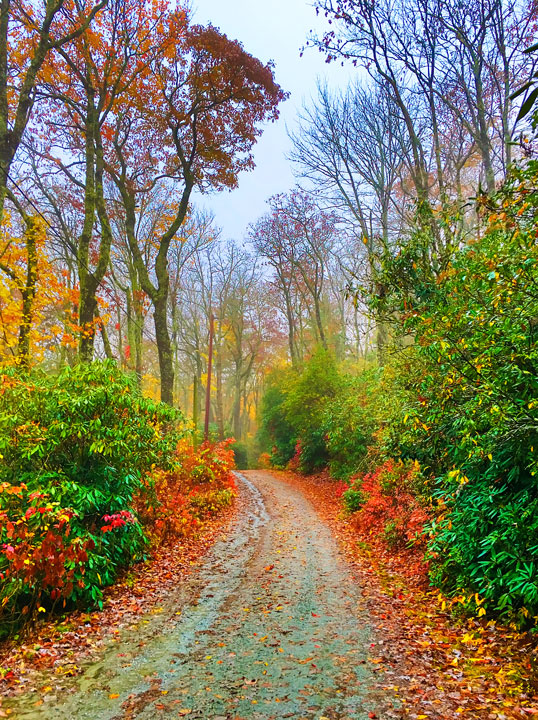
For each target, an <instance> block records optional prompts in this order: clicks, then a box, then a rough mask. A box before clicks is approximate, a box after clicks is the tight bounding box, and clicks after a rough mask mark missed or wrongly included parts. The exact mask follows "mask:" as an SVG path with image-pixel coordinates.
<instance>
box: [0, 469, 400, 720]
mask: <svg viewBox="0 0 538 720" xmlns="http://www.w3.org/2000/svg"><path fill="white" fill-rule="evenodd" d="M238 486H239V490H240V495H241V499H240V509H239V512H238V515H237V518H236V519H235V520H234V523H233V525H232V527H231V530H230V532H229V534H228V536H227V538H226V539H223V540H219V541H218V542H217V543H216V544H215V545H214V546H213V548H212V550H211V551H210V553H209V554H208V555H207V556H206V559H205V561H204V563H203V565H202V566H201V567H200V570H199V572H198V573H197V574H196V575H193V576H192V577H191V578H190V579H189V580H188V581H187V582H185V583H184V584H183V585H182V587H181V589H180V591H179V594H178V595H177V596H175V597H174V598H171V599H170V602H169V603H168V604H167V605H166V606H165V607H164V608H163V612H161V613H160V614H159V615H158V616H156V615H148V616H146V617H145V618H142V619H141V622H140V624H139V630H137V631H130V632H124V633H123V635H121V636H120V639H119V641H117V642H115V643H114V644H113V645H112V646H110V647H109V648H108V649H107V651H106V652H105V653H104V654H103V656H102V658H101V659H100V660H99V661H98V662H94V663H93V664H91V665H89V666H88V667H86V668H85V671H84V672H83V673H82V674H81V675H80V676H78V677H77V678H75V679H73V681H72V684H70V685H69V686H68V687H67V688H66V689H65V690H63V691H61V692H58V693H57V694H56V695H55V694H54V693H52V694H49V695H48V696H46V698H45V702H43V703H42V704H41V705H38V706H36V704H35V702H36V699H37V698H36V697H35V696H34V697H31V696H30V695H28V696H26V697H24V696H23V697H20V698H18V699H16V700H14V701H13V704H12V705H11V707H12V709H13V712H12V715H11V717H16V718H24V719H25V720H26V719H34V718H35V719H36V720H37V719H43V718H47V720H49V719H51V720H64V719H65V720H120V719H121V720H129V719H131V718H153V719H154V720H159V719H160V718H181V717H186V718H189V720H194V718H207V719H208V720H209V719H212V720H226V719H228V720H242V719H243V718H249V719H252V720H256V719H257V718H260V719H261V718H263V719H266V720H270V719H273V720H280V718H296V719H297V720H300V719H305V720H306V719H310V718H316V719H317V720H329V719H330V720H339V719H344V718H349V719H351V718H353V719H357V720H363V718H364V719H366V718H372V717H377V718H398V717H400V716H401V715H400V712H399V710H398V709H397V708H398V702H397V700H396V699H395V697H394V693H393V692H392V691H391V690H390V688H387V687H385V686H384V685H383V678H382V676H380V675H379V674H378V673H377V672H376V669H377V666H376V664H375V662H373V660H374V657H373V655H374V653H375V650H373V647H374V640H375V638H374V635H373V631H372V628H371V627H370V625H369V618H368V613H367V611H366V608H365V606H364V605H363V603H362V601H361V596H360V588H359V587H358V586H357V583H356V582H354V580H353V578H352V577H351V574H350V569H349V567H348V566H347V565H346V563H345V561H344V559H343V558H342V556H341V555H340V553H339V551H338V547H337V544H336V541H335V539H334V537H333V535H332V534H331V532H330V530H329V529H328V528H327V527H326V526H325V524H324V523H323V522H322V521H321V520H320V518H319V517H318V515H317V514H316V511H315V508H314V507H313V506H312V505H311V503H310V502H309V501H308V500H307V499H306V498H305V497H304V495H303V494H302V493H301V492H300V490H298V489H295V488H293V487H291V486H290V485H288V484H286V483H285V482H284V481H282V480H280V479H277V478H275V477H273V476H272V475H271V474H270V473H268V472H261V471H250V472H247V473H245V474H239V473H238ZM4 707H5V706H4Z"/></svg>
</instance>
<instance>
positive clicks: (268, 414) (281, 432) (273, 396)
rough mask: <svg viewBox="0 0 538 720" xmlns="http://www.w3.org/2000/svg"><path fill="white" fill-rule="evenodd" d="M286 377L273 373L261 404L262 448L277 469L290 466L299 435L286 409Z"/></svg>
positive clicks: (260, 435) (260, 433)
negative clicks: (268, 454)
mask: <svg viewBox="0 0 538 720" xmlns="http://www.w3.org/2000/svg"><path fill="white" fill-rule="evenodd" d="M285 382H286V376H285V375H284V374H283V373H273V374H272V376H270V377H269V379H268V386H267V388H266V390H265V393H264V396H263V398H262V402H261V412H260V429H259V431H258V439H259V443H260V446H261V447H262V448H263V449H264V450H267V452H269V453H270V454H271V462H272V464H273V465H275V466H277V467H284V466H285V465H287V464H288V462H289V461H290V460H291V458H292V457H293V455H294V453H295V445H296V443H297V435H296V429H295V426H294V425H293V424H292V423H291V422H290V421H289V420H288V417H287V415H286V412H285V409H284V402H285V400H286V394H285V390H284V387H285Z"/></svg>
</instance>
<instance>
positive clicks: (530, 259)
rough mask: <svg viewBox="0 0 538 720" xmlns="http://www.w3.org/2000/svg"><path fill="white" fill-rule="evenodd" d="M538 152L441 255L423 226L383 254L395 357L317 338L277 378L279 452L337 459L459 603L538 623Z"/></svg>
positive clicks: (365, 502)
mask: <svg viewBox="0 0 538 720" xmlns="http://www.w3.org/2000/svg"><path fill="white" fill-rule="evenodd" d="M537 184H538V161H535V160H531V161H529V162H528V163H527V164H526V165H525V166H524V167H523V168H519V169H517V170H514V171H513V174H512V176H511V177H510V179H509V181H508V182H507V183H506V185H505V187H504V188H502V190H501V191H499V193H498V194H497V196H496V197H494V198H489V200H488V204H487V205H482V206H479V207H478V212H479V213H480V214H481V223H482V225H483V227H484V228H485V231H484V232H483V233H482V235H481V237H480V238H472V237H471V238H470V239H469V241H468V242H467V243H466V244H464V245H461V246H458V247H454V248H452V249H450V255H449V257H448V259H447V261H446V264H445V266H444V267H443V268H442V269H439V268H437V269H434V268H432V267H431V264H430V263H429V260H428V253H427V252H426V248H427V247H429V245H430V244H431V238H429V236H428V232H427V231H426V230H424V224H423V225H422V229H420V230H417V231H416V232H415V233H414V235H413V236H411V237H408V238H406V239H405V244H404V245H402V247H401V248H399V249H398V250H399V251H398V252H396V253H394V252H393V253H391V254H390V255H387V257H385V258H383V260H382V269H381V270H380V279H379V280H380V282H381V283H382V284H383V286H384V287H385V288H387V292H386V293H385V294H384V296H383V298H382V300H380V299H379V298H370V303H371V305H372V312H374V313H376V315H377V316H383V315H384V316H385V321H386V322H387V323H390V324H391V332H392V336H393V347H392V348H390V349H387V351H386V352H385V358H384V363H383V367H374V363H373V362H371V368H370V369H369V370H363V369H362V367H361V369H360V370H359V368H358V367H353V366H350V364H349V363H347V364H344V363H343V362H340V363H337V362H336V361H335V359H334V358H333V356H332V355H331V353H330V352H328V351H326V350H323V349H319V350H317V351H316V353H314V354H313V356H312V357H311V358H310V359H309V360H308V361H307V362H306V363H305V364H304V366H303V367H302V368H300V369H292V368H288V369H286V370H280V371H278V372H277V373H275V374H274V375H273V376H272V377H271V378H270V379H269V386H268V390H267V392H266V395H265V398H264V401H263V407H262V422H261V433H260V439H261V442H262V447H263V449H264V450H266V451H267V452H269V453H270V461H271V462H272V463H273V465H275V466H277V467H282V466H286V465H287V466H289V467H291V468H292V469H298V470H300V471H301V472H304V473H307V474H308V473H312V472H315V471H317V470H319V469H321V468H323V467H327V468H328V469H329V471H330V473H331V474H332V476H333V477H334V478H335V479H336V480H343V481H345V482H346V483H347V484H348V485H349V487H347V489H345V492H343V494H342V506H343V509H344V511H345V512H347V513H348V514H349V518H350V522H351V523H353V525H354V526H355V528H356V531H357V536H358V538H361V539H363V540H364V539H369V540H370V541H375V542H382V543H383V544H384V547H386V548H387V549H389V550H390V549H392V551H393V552H394V553H398V552H404V551H405V552H408V551H409V549H410V548H413V552H414V553H415V555H416V556H417V557H418V559H419V561H420V563H419V565H420V567H419V565H417V572H418V573H421V572H422V573H425V572H428V574H429V579H430V582H431V584H432V585H433V586H434V587H437V588H440V589H441V591H442V592H443V593H444V595H445V597H446V598H448V600H449V602H451V603H452V604H458V605H459V606H463V607H465V608H466V609H468V610H469V611H471V612H473V613H476V614H477V615H479V616H488V617H501V618H502V619H503V620H506V621H509V622H511V623H513V624H514V625H517V626H518V627H527V628H533V627H536V626H537V625H538V483H537V480H536V474H537V472H538V380H537V378H538V345H537V338H538V335H537V330H536V318H537V317H538V294H537V293H536V288H537V287H538V246H537V244H536V219H535V218H536V208H537V207H538V196H537V194H536V192H535V190H534V188H535V187H536V186H537Z"/></svg>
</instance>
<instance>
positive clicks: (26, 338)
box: [18, 218, 39, 370]
mask: <svg viewBox="0 0 538 720" xmlns="http://www.w3.org/2000/svg"><path fill="white" fill-rule="evenodd" d="M38 232H39V223H38V221H37V219H36V218H28V219H27V220H26V230H25V233H24V240H25V243H26V282H25V283H24V286H23V287H22V288H21V295H22V320H21V324H20V327H19V348H18V354H19V363H20V365H21V366H22V367H23V368H24V369H25V370H28V368H29V367H30V330H31V329H32V319H33V308H34V299H35V294H36V283H37V243H36V240H37V233H38Z"/></svg>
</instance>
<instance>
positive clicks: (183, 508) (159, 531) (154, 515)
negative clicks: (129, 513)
mask: <svg viewBox="0 0 538 720" xmlns="http://www.w3.org/2000/svg"><path fill="white" fill-rule="evenodd" d="M233 442H234V440H233V439H228V440H226V441H224V442H222V443H218V444H216V445H210V444H208V443H204V444H203V445H202V446H201V447H200V448H195V447H194V446H193V445H192V442H191V441H190V440H189V439H185V440H183V441H181V442H180V443H179V445H178V448H177V466H176V468H175V469H174V470H173V471H164V470H161V469H156V470H154V471H153V472H152V473H151V474H150V475H149V476H148V477H147V478H146V480H145V486H144V489H143V490H142V492H141V493H140V494H139V496H138V498H137V499H136V502H135V508H136V511H137V514H138V516H139V517H140V519H141V521H142V523H143V525H145V526H146V528H147V529H148V530H149V532H150V533H151V534H152V535H153V540H154V542H155V544H156V545H159V544H161V543H163V542H167V541H170V540H173V539H176V538H182V537H188V536H189V535H195V534H197V532H198V531H199V530H200V528H201V526H202V525H203V523H204V520H205V519H206V518H208V517H209V516H211V515H213V514H215V513H217V512H219V511H221V510H222V509H223V508H224V507H226V506H227V505H230V504H231V502H232V501H233V498H234V497H235V489H236V485H235V478H234V475H233V472H232V470H233V468H234V453H233V450H232V449H231V447H230V445H231V444H232V443H233Z"/></svg>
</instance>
